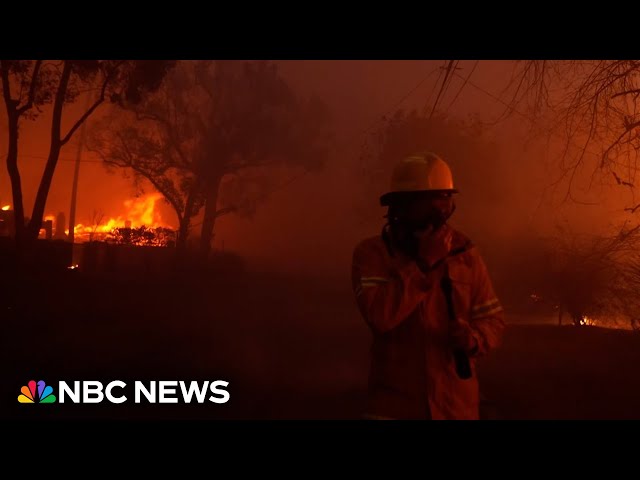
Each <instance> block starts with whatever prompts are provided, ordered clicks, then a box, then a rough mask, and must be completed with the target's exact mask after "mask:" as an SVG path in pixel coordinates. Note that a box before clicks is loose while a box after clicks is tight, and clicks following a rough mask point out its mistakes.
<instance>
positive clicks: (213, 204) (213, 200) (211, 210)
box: [200, 178, 220, 259]
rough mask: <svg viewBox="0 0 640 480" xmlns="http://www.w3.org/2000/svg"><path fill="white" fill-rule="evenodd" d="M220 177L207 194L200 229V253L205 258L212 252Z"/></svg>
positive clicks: (210, 186)
mask: <svg viewBox="0 0 640 480" xmlns="http://www.w3.org/2000/svg"><path fill="white" fill-rule="evenodd" d="M219 186H220V178H218V179H216V180H215V181H213V182H211V183H210V184H209V185H208V189H207V191H206V194H205V204H204V221H203V222H202V230H201V231H200V232H201V233H200V254H201V255H202V257H203V258H205V259H206V258H209V253H210V252H211V242H212V240H213V228H214V226H215V223H216V212H217V211H218V209H217V207H218V190H219Z"/></svg>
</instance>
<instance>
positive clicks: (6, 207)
mask: <svg viewBox="0 0 640 480" xmlns="http://www.w3.org/2000/svg"><path fill="white" fill-rule="evenodd" d="M10 208H11V205H5V206H4V207H2V210H4V211H5V212H6V211H7V210H9V209H10Z"/></svg>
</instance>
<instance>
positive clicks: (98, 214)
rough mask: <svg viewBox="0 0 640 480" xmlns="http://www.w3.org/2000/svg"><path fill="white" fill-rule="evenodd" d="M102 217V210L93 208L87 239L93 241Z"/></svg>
mask: <svg viewBox="0 0 640 480" xmlns="http://www.w3.org/2000/svg"><path fill="white" fill-rule="evenodd" d="M103 218H104V212H103V211H102V210H94V211H93V215H92V216H91V225H92V227H91V232H90V233H89V241H90V242H93V237H94V236H95V234H96V232H97V231H98V228H100V225H101V224H102V219H103Z"/></svg>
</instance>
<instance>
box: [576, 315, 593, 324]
mask: <svg viewBox="0 0 640 480" xmlns="http://www.w3.org/2000/svg"><path fill="white" fill-rule="evenodd" d="M595 324H596V319H595V318H592V317H588V316H587V315H583V316H582V318H581V319H580V325H587V326H593V325H595Z"/></svg>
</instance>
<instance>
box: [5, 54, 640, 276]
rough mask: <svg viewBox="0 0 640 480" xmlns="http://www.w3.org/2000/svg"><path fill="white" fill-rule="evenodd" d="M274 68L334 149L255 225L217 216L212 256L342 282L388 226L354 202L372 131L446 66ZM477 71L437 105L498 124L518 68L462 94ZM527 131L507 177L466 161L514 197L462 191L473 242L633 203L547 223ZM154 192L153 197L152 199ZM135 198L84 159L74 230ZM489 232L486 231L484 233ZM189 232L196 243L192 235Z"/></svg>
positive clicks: (35, 132) (25, 130)
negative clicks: (324, 124) (312, 107)
mask: <svg viewBox="0 0 640 480" xmlns="http://www.w3.org/2000/svg"><path fill="white" fill-rule="evenodd" d="M277 63H278V65H279V68H280V71H281V72H282V74H283V76H284V77H285V78H286V79H287V80H288V81H289V82H290V84H291V86H292V87H293V88H294V90H295V91H296V92H297V93H298V94H299V95H303V96H306V95H312V94H315V95H318V96H319V97H320V98H322V99H323V100H324V101H325V102H326V103H327V105H328V107H329V109H330V110H331V112H332V116H333V122H334V123H333V130H334V131H335V133H336V138H337V141H336V145H337V148H336V150H335V152H334V153H332V155H331V157H330V158H329V161H328V163H327V165H326V167H325V168H324V170H323V171H321V172H320V173H311V174H307V175H302V176H300V177H299V178H297V179H296V180H295V181H292V182H291V183H289V184H288V185H287V186H285V187H283V188H281V189H279V190H277V191H275V192H273V194H271V195H270V196H269V197H268V198H267V199H266V200H265V201H264V202H263V203H262V204H261V205H260V206H259V208H258V210H257V212H256V214H255V215H254V216H253V217H252V218H239V217H237V216H233V215H227V216H224V217H221V218H220V219H219V220H218V222H217V224H216V234H215V239H214V247H215V248H224V249H225V250H230V251H235V252H238V253H240V254H241V255H243V256H244V257H246V258H247V259H249V260H250V261H251V262H253V263H254V264H255V265H261V266H264V267H265V268H282V269H287V270H292V271H313V272H317V273H318V274H323V275H324V274H326V275H344V274H345V273H346V272H347V271H348V268H349V262H350V256H351V252H352V249H353V246H354V245H355V243H356V242H357V241H358V240H360V239H361V238H363V237H364V236H370V235H375V234H376V233H378V231H379V228H381V226H382V223H383V219H382V216H383V214H384V212H383V210H382V209H381V208H380V206H379V205H378V198H377V197H375V198H371V201H370V207H371V209H372V210H373V211H376V212H379V218H380V222H379V224H372V223H371V222H363V221H361V219H359V218H358V216H357V214H356V213H355V209H354V207H353V206H354V204H355V195H357V193H356V192H357V189H356V188H355V186H356V185H357V183H358V182H360V181H362V179H361V178H359V176H358V173H357V169H356V168H353V166H354V165H355V162H356V161H357V159H358V156H359V153H360V149H361V147H362V145H363V142H364V140H365V136H366V134H367V133H368V132H369V131H370V130H368V129H370V128H371V127H373V126H375V125H376V122H379V120H380V119H381V118H382V116H383V115H386V114H389V113H393V111H394V110H396V109H397V108H405V109H411V108H417V109H422V108H424V107H425V106H428V105H430V104H432V103H433V101H434V98H435V95H436V94H437V86H438V82H439V81H441V78H442V77H441V76H440V72H441V70H439V67H442V66H443V64H444V63H445V62H443V61H440V60H439V61H429V60H420V61H417V60H416V61H392V60H379V61H375V60H367V61H350V60H341V61H315V60H308V61H279V62H277ZM475 63H476V61H460V63H459V64H458V66H459V72H458V73H457V75H456V76H454V78H453V80H452V83H451V85H450V87H449V88H448V90H447V93H446V95H445V96H444V97H443V98H442V99H441V100H440V105H442V106H444V107H445V108H447V109H448V113H449V114H450V115H452V116H456V117H460V118H467V117H469V116H471V115H476V116H478V117H479V118H481V119H484V120H492V119H495V118H496V117H498V116H499V115H500V114H501V113H502V112H503V111H504V108H505V107H504V105H501V104H500V103H499V102H497V101H496V100H495V98H494V97H495V96H499V95H500V93H501V90H502V89H503V88H504V87H505V85H506V83H507V82H508V80H509V76H510V74H511V71H512V68H513V63H512V62H508V61H480V62H478V65H477V66H476V67H477V68H476V69H475V70H474V74H473V76H472V80H471V83H469V84H466V85H465V87H464V88H463V89H461V87H462V86H463V82H464V77H465V76H466V75H467V74H468V73H469V72H470V70H471V69H472V68H474V64H475ZM458 75H459V76H458ZM458 92H459V93H458ZM82 103H83V102H78V103H77V104H75V105H72V106H70V107H68V109H67V111H66V114H65V119H64V120H65V123H66V124H67V125H68V124H69V122H70V121H72V120H73V118H77V116H78V115H79V114H80V111H81V110H80V108H81V104H82ZM3 114H4V111H3ZM47 120H48V116H47V112H46V111H45V112H44V114H43V115H42V117H40V118H39V119H37V120H36V121H33V122H32V121H23V122H22V124H21V136H20V157H19V165H20V171H21V175H22V182H23V189H24V195H25V198H24V201H25V212H26V214H27V215H29V213H30V211H31V208H32V206H33V200H34V196H35V192H36V189H37V186H38V182H39V180H40V175H41V174H42V170H43V167H44V162H45V158H46V155H47V153H48V147H49V132H48V126H49V124H48V122H47ZM5 125H6V121H5V119H4V118H3V115H2V116H0V126H2V133H3V134H2V135H0V155H2V156H3V158H4V155H5V154H6V127H5ZM526 130H527V125H526V122H525V121H524V120H522V119H519V118H513V119H512V120H510V121H509V122H508V123H507V124H505V125H502V126H501V127H500V129H498V130H497V131H496V132H493V134H492V135H493V136H494V138H495V141H496V142H497V143H498V144H499V145H500V146H501V152H502V153H501V155H502V157H503V160H502V163H501V164H500V171H489V170H483V166H482V165H473V163H472V162H470V163H469V165H472V168H475V169H477V177H474V178H475V179H474V182H482V181H483V179H484V178H486V177H487V176H492V175H499V176H500V178H501V179H503V181H504V183H505V188H507V189H508V191H509V192H510V193H509V195H511V196H512V197H511V199H510V201H509V202H504V201H503V200H500V201H497V202H496V204H495V205H492V206H491V211H477V209H475V210H474V197H473V192H474V186H473V185H472V184H469V185H466V187H467V188H466V191H464V190H463V193H462V194H461V196H460V198H459V211H458V213H457V214H456V215H457V217H456V220H457V222H458V223H460V225H461V227H465V225H466V226H467V230H469V229H471V230H472V231H470V232H469V234H470V235H472V236H473V235H478V236H480V237H481V238H491V236H490V235H488V234H487V232H490V233H492V234H495V235H497V236H499V237H500V238H508V237H509V235H510V234H511V233H512V232H514V231H522V232H526V231H530V230H531V229H533V230H535V229H541V228H548V227H549V225H550V224H551V223H553V221H552V220H551V218H554V219H555V218H556V216H557V215H565V216H567V217H568V218H571V219H576V218H579V219H582V220H584V221H582V220H580V222H582V223H583V224H584V225H587V226H590V227H592V226H593V225H594V224H595V223H597V222H600V223H602V224H606V223H607V222H608V221H610V220H611V211H614V210H615V209H616V208H618V209H619V206H620V205H619V202H620V201H627V200H628V198H627V197H626V196H625V195H626V193H625V194H617V193H616V194H615V195H613V197H612V196H609V197H607V198H608V201H605V202H600V201H599V200H598V202H600V204H599V205H598V206H595V207H590V208H587V207H584V206H581V207H576V206H572V207H562V208H559V209H558V208H554V209H552V211H553V215H551V214H550V213H549V210H550V209H549V208H547V207H545V206H544V205H546V204H545V202H544V199H542V200H543V201H541V195H542V193H543V189H544V187H545V183H548V182H547V181H548V179H549V178H551V177H550V175H551V174H550V173H549V171H547V170H546V167H545V163H546V162H547V161H548V160H549V159H548V158H547V159H545V158H544V157H545V155H547V153H545V152H544V150H543V149H541V148H539V147H535V146H532V147H527V146H526V145H525V144H524V141H523V140H522V135H523V132H525V133H526ZM78 139H79V132H77V133H76V134H75V135H74V138H72V140H71V142H70V144H68V145H66V146H65V147H64V149H63V151H62V154H61V158H60V162H59V165H58V167H57V170H56V173H55V176H54V179H53V184H52V187H51V191H50V194H49V198H48V202H47V208H46V214H47V215H56V214H57V213H58V212H64V213H65V215H66V216H67V218H68V215H69V205H70V198H71V183H72V177H73V168H74V159H75V156H76V151H77V144H78ZM455 173H456V172H455V171H454V174H455ZM294 174H295V172H291V175H294ZM286 178H287V177H286V176H285V177H284V178H283V180H286ZM585 178H586V177H585ZM152 192H153V190H152V189H151V188H150V187H149V188H148V189H147V193H152ZM380 193H383V192H380ZM134 194H135V190H134V187H133V183H132V180H131V178H124V177H123V172H121V171H118V172H117V173H115V174H113V173H108V172H107V170H106V169H105V168H104V166H103V165H102V164H101V163H100V161H99V159H98V158H96V157H95V156H94V155H93V154H91V153H90V152H87V151H84V152H83V154H82V164H81V169H80V179H79V188H78V204H77V214H76V223H82V224H85V225H87V224H91V222H92V218H93V215H94V212H96V211H101V212H102V213H103V214H104V215H105V217H107V218H118V217H123V218H124V217H125V216H126V213H127V211H126V209H127V206H126V203H125V202H127V201H129V200H131V198H132V197H133V196H134ZM594 195H596V193H586V194H585V196H586V197H593V196H594ZM612 199H613V200H612ZM10 203H12V202H11V192H10V186H9V179H8V175H7V173H6V167H4V165H3V168H2V170H0V205H5V204H10ZM157 205H158V207H157V208H158V212H157V213H158V214H159V215H160V217H161V219H162V222H163V223H164V224H166V225H170V226H174V227H175V226H177V220H176V218H175V214H174V213H173V211H172V209H171V208H170V207H168V206H167V205H165V204H164V203H163V202H158V204H157ZM541 205H543V207H541ZM615 211H618V210H615ZM483 219H486V220H485V221H483ZM580 222H578V223H580ZM594 222H595V223H594ZM482 228H486V231H485V232H483V231H481V229H482ZM193 233H194V234H197V233H198V228H197V227H196V228H194V230H193Z"/></svg>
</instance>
